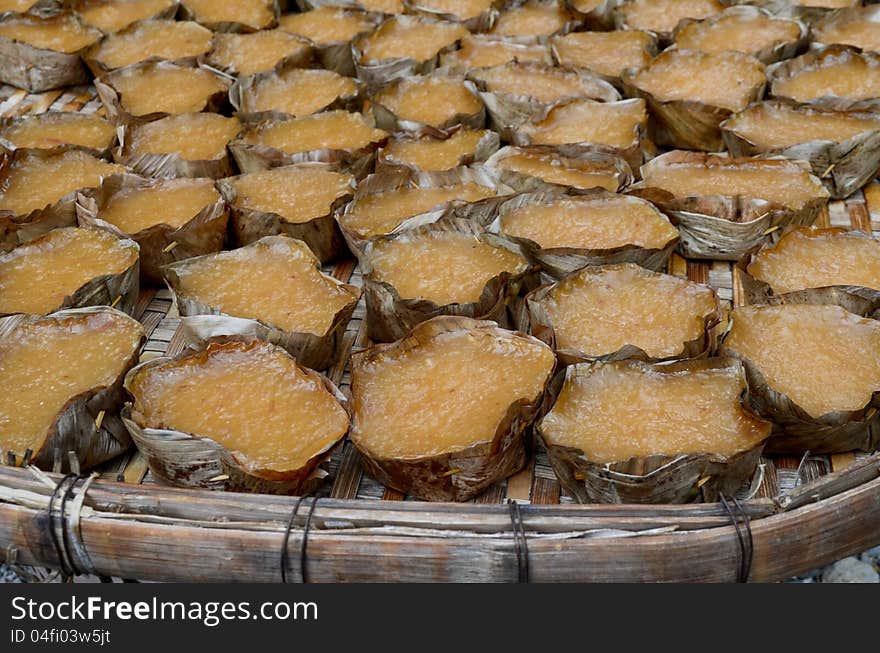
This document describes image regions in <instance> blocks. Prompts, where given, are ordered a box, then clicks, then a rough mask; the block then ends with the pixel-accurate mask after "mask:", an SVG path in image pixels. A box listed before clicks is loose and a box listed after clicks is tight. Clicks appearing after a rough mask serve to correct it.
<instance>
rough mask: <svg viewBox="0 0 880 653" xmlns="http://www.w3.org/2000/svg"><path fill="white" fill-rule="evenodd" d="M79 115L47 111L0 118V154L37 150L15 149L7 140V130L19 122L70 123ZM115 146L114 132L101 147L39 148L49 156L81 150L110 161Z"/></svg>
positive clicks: (70, 144)
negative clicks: (5, 151) (3, 152)
mask: <svg viewBox="0 0 880 653" xmlns="http://www.w3.org/2000/svg"><path fill="white" fill-rule="evenodd" d="M81 115H82V114H79V113H74V112H73V111H47V112H46V113H41V114H30V115H24V116H17V117H15V118H0V152H2V150H3V149H5V150H7V151H9V152H14V151H18V150H22V151H24V152H32V151H34V150H35V149H37V148H27V147H16V146H15V144H14V143H12V142H11V141H9V140H8V139H7V135H8V133H7V132H8V130H9V129H11V128H13V127H15V126H16V125H17V124H19V123H21V122H24V121H33V120H39V121H40V123H45V124H56V123H65V122H71V121H73V120H75V119H77V118H79V117H81ZM115 145H116V134H115V132H114V134H113V136H112V137H111V138H110V140H108V141H107V143H106V145H104V146H103V147H85V146H82V145H74V144H72V143H69V144H61V145H56V146H54V147H50V148H41V151H44V152H48V153H50V154H56V153H60V152H66V151H68V150H81V151H83V152H86V153H87V154H91V155H92V156H94V157H97V158H99V159H107V160H110V158H111V156H112V153H113V147H114V146H115Z"/></svg>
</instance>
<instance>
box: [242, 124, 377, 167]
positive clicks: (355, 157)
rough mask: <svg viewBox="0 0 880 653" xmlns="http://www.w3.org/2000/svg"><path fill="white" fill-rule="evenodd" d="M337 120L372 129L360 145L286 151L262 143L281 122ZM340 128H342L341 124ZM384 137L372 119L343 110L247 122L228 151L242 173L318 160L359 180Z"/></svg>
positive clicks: (333, 145)
mask: <svg viewBox="0 0 880 653" xmlns="http://www.w3.org/2000/svg"><path fill="white" fill-rule="evenodd" d="M348 116H351V117H350V118H349V117H348ZM336 119H346V120H352V121H355V122H357V123H358V126H359V127H365V128H369V129H372V130H373V131H372V132H371V135H370V136H369V138H368V139H367V140H368V142H367V143H366V144H363V145H360V144H358V145H351V146H345V147H337V146H335V144H330V145H328V146H325V147H318V148H309V149H303V150H300V149H296V150H289V151H288V150H286V149H281V148H280V147H274V146H272V145H267V144H265V143H264V142H261V140H263V138H264V135H265V134H266V133H267V132H271V131H272V130H274V129H279V128H283V127H282V126H283V125H285V124H288V123H293V122H294V121H320V120H336ZM339 129H344V127H342V126H341V127H340V128H339ZM387 139H388V134H387V133H386V132H383V131H381V130H378V129H374V128H373V124H372V122H371V119H370V118H368V117H366V116H362V115H360V114H349V113H348V112H345V111H330V112H326V113H322V114H316V115H313V116H305V117H303V118H273V119H270V120H265V121H263V122H260V123H259V124H257V125H249V126H248V127H247V128H246V129H245V131H244V132H243V133H242V134H241V135H240V137H239V138H237V139H236V140H234V141H232V142H231V143H230V144H229V150H230V151H231V152H232V156H233V157H234V158H235V162H236V164H237V165H238V169H239V170H240V171H241V172H257V171H259V170H268V169H270V168H277V167H280V166H287V165H293V164H297V163H307V162H318V163H329V164H333V165H334V166H335V167H337V169H339V170H340V171H342V172H349V173H351V174H352V175H354V177H355V178H356V179H362V178H363V177H365V176H366V175H367V174H369V172H370V170H372V168H373V163H374V161H375V157H376V150H378V149H379V148H380V147H381V146H382V145H384V144H385V142H386V141H387Z"/></svg>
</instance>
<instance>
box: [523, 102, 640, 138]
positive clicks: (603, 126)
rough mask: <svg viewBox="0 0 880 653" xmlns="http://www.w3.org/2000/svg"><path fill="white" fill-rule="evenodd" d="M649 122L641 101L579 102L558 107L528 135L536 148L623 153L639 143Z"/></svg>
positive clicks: (535, 125) (536, 124) (532, 128)
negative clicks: (592, 146)
mask: <svg viewBox="0 0 880 653" xmlns="http://www.w3.org/2000/svg"><path fill="white" fill-rule="evenodd" d="M646 120H647V114H646V112H645V104H644V102H643V101H641V100H637V101H632V100H623V101H621V102H595V101H593V100H577V101H575V102H569V103H567V104H564V105H561V106H558V107H554V108H553V109H551V110H550V112H549V113H548V114H547V117H546V118H544V119H543V120H540V121H538V122H537V123H535V124H534V126H533V127H531V129H529V130H528V131H529V132H530V135H531V142H532V143H534V144H536V145H565V144H569V143H596V144H598V145H607V146H608V147H612V148H620V149H623V148H626V147H629V146H631V145H632V144H633V143H634V142H635V141H637V140H638V135H639V128H640V127H642V126H644V124H645V122H646Z"/></svg>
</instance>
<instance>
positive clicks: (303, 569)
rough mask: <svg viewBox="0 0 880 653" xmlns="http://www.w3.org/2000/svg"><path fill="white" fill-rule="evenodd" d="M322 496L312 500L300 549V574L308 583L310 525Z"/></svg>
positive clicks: (304, 581)
mask: <svg viewBox="0 0 880 653" xmlns="http://www.w3.org/2000/svg"><path fill="white" fill-rule="evenodd" d="M319 500H320V497H315V498H314V500H313V501H312V505H311V506H310V507H309V514H308V515H306V523H305V525H304V526H303V539H302V547H301V548H300V550H299V570H300V575H301V576H302V582H303V583H308V582H309V579H308V576H307V575H306V570H307V568H308V560H307V558H306V547H307V546H308V542H309V527H310V526H311V524H312V515H313V514H314V513H315V506H317V505H318V501H319Z"/></svg>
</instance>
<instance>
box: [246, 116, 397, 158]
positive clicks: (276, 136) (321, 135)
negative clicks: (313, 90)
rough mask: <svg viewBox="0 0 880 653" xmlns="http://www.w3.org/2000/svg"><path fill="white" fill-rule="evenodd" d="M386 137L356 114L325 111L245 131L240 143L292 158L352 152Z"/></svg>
mask: <svg viewBox="0 0 880 653" xmlns="http://www.w3.org/2000/svg"><path fill="white" fill-rule="evenodd" d="M387 137H388V134H387V133H386V132H384V131H382V130H381V129H376V128H375V127H372V126H371V125H370V124H368V123H367V121H366V120H364V117H363V116H362V115H360V114H358V113H349V112H348V111H326V112H324V113H317V114H314V115H311V116H303V117H301V118H294V119H292V120H285V121H283V122H278V123H272V124H269V125H268V126H265V127H261V128H258V129H255V130H251V131H248V132H246V133H245V135H244V137H243V141H244V142H245V143H248V144H251V145H264V146H266V147H271V148H274V149H277V150H281V151H282V152H285V153H287V154H295V153H298V152H313V151H316V150H350V151H354V150H359V149H362V148H365V147H369V146H371V145H373V144H375V143H379V142H381V141H383V140H385V138H387Z"/></svg>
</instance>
